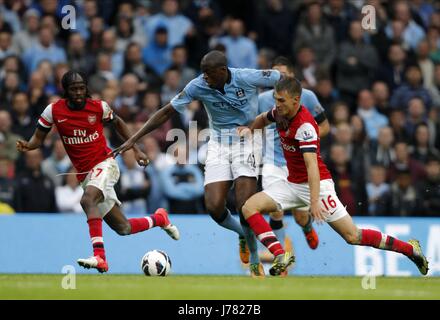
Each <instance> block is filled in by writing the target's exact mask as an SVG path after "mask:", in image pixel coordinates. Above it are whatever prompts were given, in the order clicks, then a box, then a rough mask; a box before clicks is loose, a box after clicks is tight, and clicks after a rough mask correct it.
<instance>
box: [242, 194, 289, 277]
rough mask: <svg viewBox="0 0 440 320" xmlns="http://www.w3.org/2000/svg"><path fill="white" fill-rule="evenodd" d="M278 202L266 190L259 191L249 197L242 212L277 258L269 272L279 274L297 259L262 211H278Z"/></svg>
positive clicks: (258, 236)
mask: <svg viewBox="0 0 440 320" xmlns="http://www.w3.org/2000/svg"><path fill="white" fill-rule="evenodd" d="M277 210H278V208H277V204H276V203H275V201H273V199H272V198H271V197H269V196H268V195H267V194H265V193H264V192H259V193H257V194H255V195H253V196H252V197H251V198H250V199H248V200H247V201H246V203H245V205H244V206H243V209H242V212H243V216H244V218H245V219H246V221H247V222H248V223H249V226H250V227H251V229H252V230H253V231H254V233H255V235H256V236H257V238H258V240H260V242H261V243H262V244H263V245H264V246H265V247H266V248H267V249H268V250H269V251H270V252H271V253H272V254H273V255H274V257H275V259H274V262H273V264H272V267H271V268H270V270H269V272H270V274H271V275H274V276H279V275H281V274H282V273H284V271H286V269H287V268H288V267H289V266H290V265H291V264H292V263H293V262H294V261H295V257H294V256H293V255H292V253H291V252H285V250H284V248H283V246H282V244H281V243H280V242H279V241H278V239H277V237H276V236H275V234H274V233H273V231H272V229H271V227H270V225H269V223H268V222H267V221H266V220H265V219H264V217H263V215H262V214H261V212H273V211H277Z"/></svg>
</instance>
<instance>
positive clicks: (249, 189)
mask: <svg viewBox="0 0 440 320" xmlns="http://www.w3.org/2000/svg"><path fill="white" fill-rule="evenodd" d="M256 191H257V179H256V178H254V177H245V176H242V177H238V178H237V179H236V180H235V201H236V203H235V206H236V208H237V210H238V211H239V214H240V223H241V227H242V229H243V233H244V237H245V239H246V243H247V247H248V249H249V257H242V258H241V259H242V261H243V262H244V261H246V260H247V261H248V262H249V263H250V271H251V275H252V276H253V277H264V269H263V266H262V265H260V258H259V257H258V248H257V239H256V238H255V234H254V232H253V231H252V229H251V228H250V227H249V224H248V223H247V222H246V220H245V219H244V217H243V213H242V212H241V209H242V207H243V205H244V204H245V202H246V200H248V199H249V198H250V197H251V196H252V195H254V194H255V192H256ZM242 247H243V245H242V244H240V257H241V256H242V255H243V254H242V252H243V250H242ZM246 258H247V259H246Z"/></svg>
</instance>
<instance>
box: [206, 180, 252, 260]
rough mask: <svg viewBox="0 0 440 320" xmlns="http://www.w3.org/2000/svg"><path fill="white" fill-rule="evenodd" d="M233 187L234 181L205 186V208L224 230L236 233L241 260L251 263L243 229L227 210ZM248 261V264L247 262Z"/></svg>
mask: <svg viewBox="0 0 440 320" xmlns="http://www.w3.org/2000/svg"><path fill="white" fill-rule="evenodd" d="M231 186H232V181H219V182H213V183H209V184H207V185H206V186H205V206H206V210H207V211H208V213H209V215H210V216H211V218H212V219H213V220H214V221H215V222H217V223H218V224H219V225H220V226H222V227H223V228H226V229H229V230H232V231H235V232H236V233H237V234H238V236H239V239H240V244H241V246H240V248H242V250H240V252H243V255H242V254H240V259H241V260H242V261H243V260H244V261H243V262H244V263H248V262H249V252H246V251H247V247H246V241H245V239H244V234H243V229H242V227H241V225H240V223H239V221H237V220H236V219H234V217H232V215H231V213H230V212H229V210H228V209H227V208H226V198H227V196H228V192H229V189H230V188H231ZM246 259H247V262H246Z"/></svg>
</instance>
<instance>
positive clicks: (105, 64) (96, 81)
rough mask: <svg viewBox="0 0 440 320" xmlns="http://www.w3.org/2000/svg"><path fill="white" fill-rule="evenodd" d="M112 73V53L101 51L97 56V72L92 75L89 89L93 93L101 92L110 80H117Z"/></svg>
mask: <svg viewBox="0 0 440 320" xmlns="http://www.w3.org/2000/svg"><path fill="white" fill-rule="evenodd" d="M115 79H116V77H115V75H114V74H113V73H112V60H111V55H110V54H108V53H104V52H100V53H99V54H98V56H97V58H96V72H95V73H94V74H92V75H91V77H90V80H89V90H90V92H91V93H99V92H101V91H102V90H103V89H104V88H105V87H106V86H107V84H108V82H109V81H112V80H115Z"/></svg>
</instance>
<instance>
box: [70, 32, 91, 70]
mask: <svg viewBox="0 0 440 320" xmlns="http://www.w3.org/2000/svg"><path fill="white" fill-rule="evenodd" d="M66 53H67V61H68V63H69V67H70V69H73V70H77V71H81V72H84V73H85V74H90V73H91V72H92V70H93V68H94V67H95V63H96V61H95V56H94V55H92V54H90V53H88V52H87V49H86V43H85V41H84V38H83V37H82V36H81V34H80V33H78V32H73V33H71V34H70V36H69V42H68V44H67V49H66Z"/></svg>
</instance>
